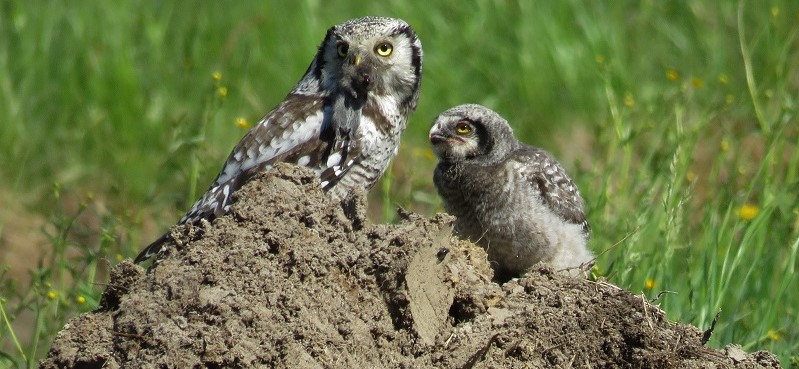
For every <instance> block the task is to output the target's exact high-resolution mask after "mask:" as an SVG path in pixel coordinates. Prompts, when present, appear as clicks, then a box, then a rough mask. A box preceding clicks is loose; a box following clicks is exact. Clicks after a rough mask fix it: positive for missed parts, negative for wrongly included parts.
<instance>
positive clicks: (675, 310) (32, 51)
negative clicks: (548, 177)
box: [0, 0, 799, 367]
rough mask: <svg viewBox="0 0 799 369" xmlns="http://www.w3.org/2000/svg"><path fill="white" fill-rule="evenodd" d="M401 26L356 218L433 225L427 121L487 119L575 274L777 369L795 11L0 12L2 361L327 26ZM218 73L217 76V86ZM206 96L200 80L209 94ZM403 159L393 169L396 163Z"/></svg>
mask: <svg viewBox="0 0 799 369" xmlns="http://www.w3.org/2000/svg"><path fill="white" fill-rule="evenodd" d="M363 15H383V16H392V17H399V18H403V19H405V20H406V21H408V22H409V23H410V24H411V25H412V26H413V27H414V28H415V30H416V31H417V33H418V34H419V37H420V38H421V40H422V43H423V46H424V52H425V58H424V67H423V75H424V77H423V82H422V95H421V100H420V105H419V109H418V110H417V112H416V113H415V114H414V115H413V116H412V117H411V119H410V124H409V128H408V130H407V131H406V133H405V135H404V136H403V146H402V149H401V150H400V154H399V156H398V158H397V159H396V160H395V161H394V164H393V166H392V169H391V171H390V173H389V174H388V175H387V176H385V177H384V179H383V181H382V182H381V184H379V185H378V186H377V187H376V188H375V189H374V190H373V191H372V194H371V199H370V206H371V209H370V216H371V218H372V219H373V220H374V221H391V220H392V214H393V208H394V206H396V205H399V206H403V207H406V208H410V209H412V210H415V211H418V212H421V213H424V214H432V213H434V212H436V211H441V205H440V200H439V199H438V197H437V195H436V193H435V189H434V187H433V185H432V181H431V173H432V168H433V167H434V165H435V159H434V158H433V155H432V152H431V151H430V147H429V144H428V142H427V131H428V129H429V126H430V122H431V120H432V119H433V118H434V117H435V116H436V115H437V114H438V113H440V112H441V111H443V110H445V109H447V108H449V107H451V106H453V105H456V104H461V103H467V102H476V103H481V104H484V105H487V106H489V107H491V108H493V109H494V110H496V111H498V112H500V113H501V114H502V115H503V116H505V117H506V118H507V119H508V120H509V121H510V122H511V124H512V125H513V127H514V129H515V130H516V132H517V134H518V135H519V136H520V137H521V138H522V139H523V140H524V141H525V142H528V143H530V144H534V145H537V146H541V147H544V148H546V149H548V150H549V151H551V152H553V153H554V154H555V155H556V156H557V157H558V158H559V159H560V160H561V162H562V164H563V165H564V166H565V167H566V168H567V170H568V171H569V172H570V173H571V175H572V177H574V179H575V180H576V182H577V183H578V185H579V186H580V188H581V190H582V192H583V195H584V197H585V198H586V201H587V210H588V218H589V220H590V221H591V223H592V229H593V233H592V242H591V246H592V248H593V249H594V250H595V251H596V252H597V253H600V252H603V251H604V253H602V254H601V256H600V257H599V260H598V266H597V269H596V273H597V274H599V275H600V276H603V277H605V278H607V279H608V280H609V281H610V282H612V283H615V284H618V285H620V286H622V287H624V288H626V289H629V290H631V291H632V292H634V293H643V294H645V295H647V296H649V297H650V298H653V299H654V298H657V297H658V295H659V293H660V292H661V291H671V292H673V293H667V294H664V295H660V297H659V298H658V300H657V301H658V303H659V304H661V306H662V307H663V308H664V309H665V310H666V311H667V313H668V316H669V318H671V319H674V320H678V321H680V322H685V323H692V324H695V325H697V326H699V327H700V328H702V329H705V328H708V327H709V326H710V322H711V320H712V319H713V316H714V315H715V314H716V313H717V312H719V311H720V312H721V313H720V316H719V323H718V325H717V326H716V329H715V333H714V335H713V338H712V340H711V342H710V345H712V346H714V347H721V346H724V345H726V344H729V343H739V344H742V345H744V347H745V348H746V349H748V350H760V349H766V350H773V351H774V352H775V353H777V354H778V355H780V357H781V359H782V361H783V365H785V366H789V365H793V366H794V367H799V359H797V357H796V356H795V355H796V354H794V352H797V349H799V315H798V314H799V312H797V306H799V292H797V290H799V286H797V279H796V276H795V268H796V266H797V259H796V255H797V249H798V248H799V203H798V201H797V194H799V177H798V176H797V170H799V150H797V144H799V128H797V126H799V124H797V116H796V113H797V102H798V101H799V97H797V96H798V95H799V63H797V60H799V47H797V46H799V41H797V38H798V37H799V3H797V2H795V1H792V0H774V1H770V2H756V1H750V2H743V3H739V2H733V1H724V2H713V1H671V2H663V1H593V2H587V1H576V0H564V1H559V2H550V1H517V2H505V1H462V2H458V3H455V2H452V3H450V4H444V3H433V2H429V1H427V2H422V1H393V2H382V3H379V2H366V1H356V2H350V3H349V4H348V5H336V6H333V5H329V4H328V2H323V1H312V0H307V1H297V2H293V3H288V2H286V3H284V2H278V1H258V2H254V1H247V2H244V1H241V2H207V1H174V0H173V1H139V2H136V1H120V2H113V3H112V2H57V1H16V0H2V1H0V76H1V77H0V174H1V175H2V178H4V181H2V183H0V204H2V205H1V206H0V260H1V261H2V263H3V264H4V265H5V268H4V269H3V270H4V272H3V274H2V285H1V286H2V290H0V291H1V292H0V297H2V300H0V301H1V302H2V306H0V307H1V309H0V311H1V312H2V316H0V318H3V319H2V320H1V321H0V333H1V334H2V335H1V336H0V337H2V340H3V341H2V345H0V350H2V351H0V366H4V365H5V364H8V365H17V366H31V365H33V364H34V363H35V361H34V360H35V359H36V358H38V357H41V356H42V355H44V354H45V353H46V349H47V345H48V342H49V340H50V339H52V337H53V335H54V334H55V332H57V331H58V329H60V327H61V326H63V324H64V323H65V322H66V320H67V319H68V318H69V317H71V316H74V315H75V314H76V313H77V312H81V311H87V310H90V309H92V308H93V307H94V306H96V300H97V298H98V297H99V294H100V292H101V291H102V289H103V285H102V283H104V282H105V281H106V279H105V277H104V273H105V271H106V270H107V267H108V266H107V264H108V263H109V262H110V263H115V262H117V260H120V259H121V258H122V257H131V256H135V254H136V253H137V252H138V250H139V249H140V248H141V247H143V246H144V245H145V244H147V243H148V242H149V241H151V240H152V239H154V238H155V237H157V236H158V235H160V233H161V232H163V231H164V230H166V229H167V228H168V227H169V226H170V225H172V224H173V223H174V222H175V221H176V220H177V219H178V218H179V217H180V216H181V215H182V214H183V212H184V211H185V210H186V209H188V208H189V207H190V206H191V204H192V203H193V202H194V200H195V199H196V198H197V197H198V196H199V195H200V194H201V192H202V191H203V190H205V189H206V187H207V186H208V185H209V184H210V182H211V181H212V180H213V178H214V176H215V175H216V173H217V171H218V170H219V169H220V167H221V165H222V163H223V162H224V159H225V158H226V156H227V154H228V153H229V151H230V149H231V148H232V147H233V145H234V144H235V143H236V142H237V141H238V139H239V138H241V136H242V135H243V134H244V133H245V132H246V129H243V128H241V127H239V126H238V125H237V124H236V123H237V122H238V123H239V125H242V123H243V122H249V123H254V122H257V121H258V120H259V119H260V118H261V116H262V115H263V114H264V113H266V112H267V111H269V110H270V109H271V108H272V107H273V106H274V105H276V104H277V103H278V102H279V101H280V100H281V99H282V98H283V96H284V95H285V94H286V93H287V92H288V91H289V90H290V89H291V87H292V86H293V85H294V83H296V81H297V80H299V78H300V76H301V75H302V73H303V72H304V71H305V69H306V68H307V66H308V64H309V63H310V61H311V58H312V57H313V55H314V53H315V51H316V47H317V46H318V44H319V43H320V42H321V40H322V38H323V36H324V33H325V31H326V29H327V28H329V27H330V26H331V25H334V24H337V23H340V22H342V21H344V20H346V19H349V18H355V17H359V16H363ZM215 73H216V74H215ZM215 77H216V78H215ZM411 163H412V164H411Z"/></svg>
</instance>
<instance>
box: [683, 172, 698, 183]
mask: <svg viewBox="0 0 799 369" xmlns="http://www.w3.org/2000/svg"><path fill="white" fill-rule="evenodd" d="M685 180H686V181H688V182H693V181H694V180H696V173H694V172H692V171H690V170H689V171H688V172H687V173H685Z"/></svg>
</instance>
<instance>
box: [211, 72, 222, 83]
mask: <svg viewBox="0 0 799 369" xmlns="http://www.w3.org/2000/svg"><path fill="white" fill-rule="evenodd" d="M211 77H213V78H214V81H220V80H221V79H222V72H220V71H216V72H214V74H212V75H211Z"/></svg>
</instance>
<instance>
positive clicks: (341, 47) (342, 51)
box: [336, 42, 350, 58]
mask: <svg viewBox="0 0 799 369" xmlns="http://www.w3.org/2000/svg"><path fill="white" fill-rule="evenodd" d="M349 50H350V45H347V44H346V43H344V42H342V43H340V44H338V46H336V52H337V53H338V56H340V57H342V58H343V57H345V56H347V51H349Z"/></svg>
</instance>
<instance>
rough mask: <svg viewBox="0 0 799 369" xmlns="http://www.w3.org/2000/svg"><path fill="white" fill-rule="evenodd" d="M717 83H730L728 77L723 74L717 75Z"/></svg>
mask: <svg viewBox="0 0 799 369" xmlns="http://www.w3.org/2000/svg"><path fill="white" fill-rule="evenodd" d="M719 82H720V83H721V84H722V85H726V84H728V83H730V76H728V75H726V74H724V73H722V74H719Z"/></svg>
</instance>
